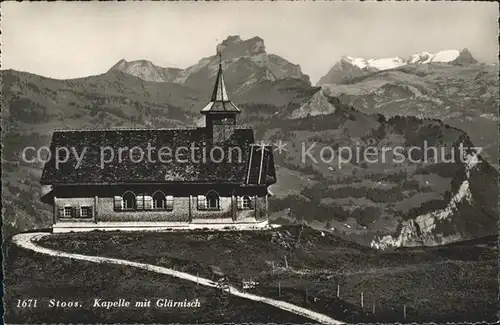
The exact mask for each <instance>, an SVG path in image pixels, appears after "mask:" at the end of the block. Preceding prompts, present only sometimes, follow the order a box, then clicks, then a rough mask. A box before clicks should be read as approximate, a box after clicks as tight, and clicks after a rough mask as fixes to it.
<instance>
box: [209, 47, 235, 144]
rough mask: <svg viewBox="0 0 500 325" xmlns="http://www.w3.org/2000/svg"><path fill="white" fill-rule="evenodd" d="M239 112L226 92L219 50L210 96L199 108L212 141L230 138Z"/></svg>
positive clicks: (221, 141) (219, 141) (222, 140)
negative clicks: (217, 67)
mask: <svg viewBox="0 0 500 325" xmlns="http://www.w3.org/2000/svg"><path fill="white" fill-rule="evenodd" d="M240 112H241V111H240V109H239V108H238V107H236V105H234V104H233V102H231V100H230V99H229V96H228V94H227V90H226V85H225V84H224V75H223V74H222V57H221V53H220V52H219V71H218V72H217V78H216V79H215V86H214V90H213V92H212V97H211V98H210V102H209V103H208V104H207V105H206V106H205V107H204V108H203V109H202V110H201V114H203V115H205V127H206V128H207V130H208V131H209V133H210V134H211V135H212V141H213V143H223V142H225V141H227V140H229V138H231V136H232V135H233V133H234V128H235V126H236V116H237V115H238V114H240Z"/></svg>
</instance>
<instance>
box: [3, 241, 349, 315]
mask: <svg viewBox="0 0 500 325" xmlns="http://www.w3.org/2000/svg"><path fill="white" fill-rule="evenodd" d="M48 235H50V234H49V233H24V234H18V235H15V236H14V237H13V238H12V241H13V242H14V243H15V244H16V245H18V246H20V247H22V248H25V249H29V250H32V251H34V252H37V253H40V254H45V255H50V256H55V257H64V258H70V259H75V260H81V261H88V262H93V263H108V264H119V265H127V266H131V267H136V268H139V269H144V270H148V271H151V272H156V273H160V274H166V275H169V276H173V277H176V278H180V279H184V280H188V281H191V282H195V283H198V284H199V285H204V286H207V287H216V286H217V284H216V283H215V282H214V281H211V280H208V279H205V278H202V277H197V276H195V275H192V274H189V273H185V272H180V271H175V270H172V269H169V268H166V267H161V266H156V265H151V264H145V263H138V262H132V261H128V260H122V259H118V258H109V257H101V256H90V255H81V254H73V253H67V252H62V251H57V250H53V249H49V248H45V247H42V246H39V245H37V244H36V243H35V242H36V241H37V240H38V239H40V238H41V237H44V236H48ZM229 289H230V290H229V293H230V294H231V295H233V296H237V297H241V298H245V299H249V300H253V301H258V302H262V303H265V304H268V305H271V306H273V307H276V308H279V309H282V310H285V311H288V312H291V313H294V314H297V315H300V316H304V317H307V318H309V319H311V320H314V321H316V322H319V323H322V324H344V322H341V321H338V320H335V319H333V318H331V317H328V316H326V315H323V314H320V313H317V312H314V311H311V310H309V309H306V308H303V307H300V306H297V305H293V304H290V303H288V302H285V301H280V300H275V299H270V298H266V297H262V296H257V295H254V294H251V293H247V292H242V291H240V290H238V289H237V288H235V287H233V286H231V287H230V288H229Z"/></svg>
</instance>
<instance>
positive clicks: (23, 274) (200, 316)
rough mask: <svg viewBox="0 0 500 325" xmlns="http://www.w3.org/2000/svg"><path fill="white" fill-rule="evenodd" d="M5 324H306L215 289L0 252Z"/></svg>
mask: <svg viewBox="0 0 500 325" xmlns="http://www.w3.org/2000/svg"><path fill="white" fill-rule="evenodd" d="M4 250H5V252H6V255H5V258H6V261H5V264H4V272H5V273H4V274H5V277H4V288H5V300H4V309H5V316H4V317H5V318H4V321H5V323H14V324H16V323H17V324H21V323H22V324H29V323H31V324H41V323H65V324H68V323H88V324H92V323H94V324H95V323H127V324H132V323H143V324H144V323H146V324H147V323H184V324H189V323H191V324H193V323H226V322H233V323H244V322H255V323H269V322H277V323H304V322H307V321H309V320H308V319H305V318H302V317H300V316H297V315H294V314H291V313H288V312H285V311H282V310H280V309H277V308H273V307H270V306H268V305H265V304H260V303H256V302H252V301H249V300H246V299H241V298H237V297H231V296H229V295H228V294H223V293H221V292H219V291H218V290H215V289H211V288H206V287H202V286H199V287H197V286H196V284H193V283H191V282H188V281H181V280H178V279H173V278H170V277H168V276H165V275H160V274H156V273H153V272H147V271H145V270H140V269H134V268H129V267H120V266H117V265H107V264H95V263H89V262H83V261H72V260H68V259H59V258H52V257H47V256H43V255H40V254H35V253H32V252H29V251H25V250H23V249H20V248H18V247H12V246H9V247H4ZM29 298H32V299H38V306H39V307H38V308H36V309H30V308H16V307H15V306H16V304H17V299H29ZM95 298H102V299H103V300H109V301H115V300H117V299H119V298H124V299H127V300H129V301H130V302H131V303H132V304H134V302H135V301H143V300H144V299H151V300H152V304H153V305H152V307H151V308H136V307H129V308H114V309H110V310H106V309H102V308H92V304H93V301H94V299H95ZM159 298H168V299H174V300H176V301H183V300H184V299H188V300H192V299H196V298H198V299H199V301H200V304H201V307H200V308H185V309H183V308H160V307H155V306H154V303H155V301H156V299H159ZM49 299H57V300H60V301H79V302H81V303H82V304H83V307H82V308H49V307H48V301H49Z"/></svg>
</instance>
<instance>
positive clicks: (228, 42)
mask: <svg viewBox="0 0 500 325" xmlns="http://www.w3.org/2000/svg"><path fill="white" fill-rule="evenodd" d="M216 49H217V52H220V53H221V56H222V64H223V69H224V77H225V79H226V84H227V85H228V87H230V88H233V89H229V90H230V91H238V90H244V89H245V88H248V87H251V86H252V85H254V84H256V83H258V82H260V81H271V82H272V81H277V80H283V79H288V78H292V79H300V80H302V81H304V82H306V83H308V84H310V81H309V77H308V76H307V75H305V74H303V73H302V70H301V68H300V66H299V65H297V64H293V63H290V62H288V61H287V60H285V59H283V58H282V57H280V56H278V55H274V54H268V53H267V52H266V47H265V44H264V40H263V39H262V38H260V37H253V38H251V39H247V40H242V39H241V38H240V37H239V36H237V35H235V36H229V37H228V38H227V39H225V40H224V41H223V42H221V43H220V44H218V45H217V48H216ZM218 66H219V57H218V56H217V54H215V53H214V55H213V56H210V57H207V58H202V59H201V60H200V61H198V63H196V64H194V65H192V66H190V67H188V68H186V69H176V68H163V67H159V66H156V65H154V64H153V63H151V62H149V61H145V60H139V61H132V62H127V61H125V60H121V61H120V62H118V63H117V64H115V65H114V66H113V67H112V68H111V69H110V71H112V70H115V71H116V70H118V71H121V72H124V73H127V74H130V75H133V76H136V77H139V78H141V79H143V80H146V81H155V82H173V83H177V84H181V85H186V86H189V87H192V88H196V89H199V88H204V87H207V86H210V85H211V84H212V83H211V82H210V79H213V78H215V75H216V73H217V68H218ZM207 78H208V80H207Z"/></svg>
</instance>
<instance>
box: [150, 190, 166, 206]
mask: <svg viewBox="0 0 500 325" xmlns="http://www.w3.org/2000/svg"><path fill="white" fill-rule="evenodd" d="M165 203H166V202H165V194H164V193H163V192H162V191H156V192H155V193H154V194H153V209H155V210H163V209H165V205H166V204H165Z"/></svg>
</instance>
